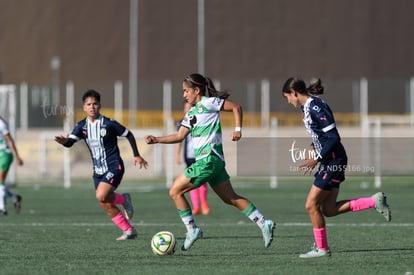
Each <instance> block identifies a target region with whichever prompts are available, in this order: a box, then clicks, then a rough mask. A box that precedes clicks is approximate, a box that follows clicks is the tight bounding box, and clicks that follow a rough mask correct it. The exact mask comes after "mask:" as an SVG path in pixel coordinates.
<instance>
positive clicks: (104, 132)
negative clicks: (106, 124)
mask: <svg viewBox="0 0 414 275" xmlns="http://www.w3.org/2000/svg"><path fill="white" fill-rule="evenodd" d="M100 134H101V137H104V136H106V129H105V128H103V129H101V133H100Z"/></svg>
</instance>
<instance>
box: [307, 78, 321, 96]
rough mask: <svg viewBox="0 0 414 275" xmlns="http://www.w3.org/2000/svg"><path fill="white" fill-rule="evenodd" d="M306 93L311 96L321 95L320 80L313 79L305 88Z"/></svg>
mask: <svg viewBox="0 0 414 275" xmlns="http://www.w3.org/2000/svg"><path fill="white" fill-rule="evenodd" d="M307 90H308V93H309V94H311V95H321V94H323V86H322V81H321V79H320V78H313V79H312V80H311V81H310V84H309V86H308V88H307Z"/></svg>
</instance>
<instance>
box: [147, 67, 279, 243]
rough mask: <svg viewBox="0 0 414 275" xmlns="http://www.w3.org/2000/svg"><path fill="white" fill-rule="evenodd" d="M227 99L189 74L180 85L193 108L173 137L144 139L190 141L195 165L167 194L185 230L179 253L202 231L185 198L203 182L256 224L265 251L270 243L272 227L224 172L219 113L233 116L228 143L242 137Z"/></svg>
mask: <svg viewBox="0 0 414 275" xmlns="http://www.w3.org/2000/svg"><path fill="white" fill-rule="evenodd" d="M228 96H229V94H228V93H227V92H220V91H217V90H216V88H215V87H214V85H213V82H212V81H211V80H210V79H209V78H207V77H204V76H202V75H200V74H191V75H189V76H187V77H185V79H184V81H183V97H184V99H185V100H186V102H188V103H190V104H191V105H193V107H192V108H191V109H190V111H188V112H187V113H186V115H185V117H184V119H183V121H182V123H181V127H180V128H179V129H178V131H177V132H176V133H175V134H171V135H167V136H160V137H155V136H152V135H149V136H146V137H145V141H146V142H147V143H148V144H154V143H178V142H182V141H183V140H184V139H185V138H186V136H187V135H189V134H191V137H192V139H193V145H194V150H195V158H196V161H195V162H194V163H193V164H192V165H191V166H190V167H187V168H186V169H185V170H184V172H183V173H182V174H181V175H179V176H178V177H177V178H176V179H175V180H174V182H173V184H172V186H171V188H170V192H169V194H170V197H171V198H172V200H173V201H174V203H175V205H176V208H177V210H178V214H179V216H180V217H181V219H182V221H183V223H184V224H185V226H186V228H187V233H186V239H185V241H184V244H183V245H182V247H181V249H182V250H188V249H190V248H191V246H192V245H193V243H194V242H195V241H196V240H197V239H199V238H201V237H202V231H201V229H200V228H199V227H198V226H197V225H196V223H195V219H194V216H193V215H192V213H191V208H190V205H189V203H188V201H187V199H186V198H185V196H184V194H185V193H187V192H189V191H190V190H193V189H194V188H197V187H199V186H200V185H201V184H204V183H205V182H208V183H209V184H210V186H211V188H212V189H213V191H214V192H215V193H216V194H217V195H218V196H219V197H220V198H221V200H222V201H223V202H225V203H227V204H229V205H233V206H235V207H236V208H238V209H239V210H240V211H242V212H243V214H244V215H246V216H247V217H248V218H249V219H250V220H252V221H253V222H255V223H256V224H257V226H258V227H259V228H260V229H261V231H262V234H263V240H264V245H265V247H268V246H269V245H270V243H271V242H272V239H273V229H274V226H275V223H274V222H273V221H272V220H269V219H265V217H264V216H263V214H262V213H261V212H260V211H259V210H258V209H257V208H256V207H255V206H254V205H253V204H252V203H251V202H250V201H249V200H248V199H246V198H244V197H241V196H239V195H238V194H236V193H235V191H234V190H233V187H232V185H231V183H230V177H229V175H228V174H227V172H226V169H225V161H224V154H223V146H222V131H221V124H220V111H227V112H233V114H234V122H235V129H234V131H233V132H232V134H231V139H232V140H233V141H238V140H240V138H241V136H242V133H241V127H242V109H241V107H240V105H238V104H236V103H234V102H231V101H229V100H227V98H228Z"/></svg>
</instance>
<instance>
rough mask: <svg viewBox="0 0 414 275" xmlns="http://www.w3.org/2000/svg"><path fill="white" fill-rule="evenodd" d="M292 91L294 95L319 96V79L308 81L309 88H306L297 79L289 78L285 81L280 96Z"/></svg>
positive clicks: (320, 87) (320, 89)
mask: <svg viewBox="0 0 414 275" xmlns="http://www.w3.org/2000/svg"><path fill="white" fill-rule="evenodd" d="M291 89H293V90H294V91H295V92H296V93H299V94H302V95H321V94H323V86H322V81H321V79H320V78H314V79H312V80H311V81H310V84H309V87H306V84H305V81H303V80H302V79H300V78H297V77H290V78H288V80H286V82H285V84H284V85H283V88H282V94H290V93H291V92H292V91H291Z"/></svg>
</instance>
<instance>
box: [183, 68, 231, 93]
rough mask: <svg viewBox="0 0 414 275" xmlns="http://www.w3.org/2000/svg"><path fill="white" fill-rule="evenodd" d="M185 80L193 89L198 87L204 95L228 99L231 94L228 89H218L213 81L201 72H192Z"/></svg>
mask: <svg viewBox="0 0 414 275" xmlns="http://www.w3.org/2000/svg"><path fill="white" fill-rule="evenodd" d="M184 82H186V83H187V85H188V86H190V87H191V88H193V89H194V88H196V87H198V88H199V89H200V91H201V95H203V96H207V97H218V98H221V99H226V98H228V97H229V96H230V94H229V93H228V92H227V91H218V90H217V89H216V87H214V84H213V81H211V79H210V78H208V77H204V76H202V75H201V74H190V75H189V76H187V77H185V78H184Z"/></svg>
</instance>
